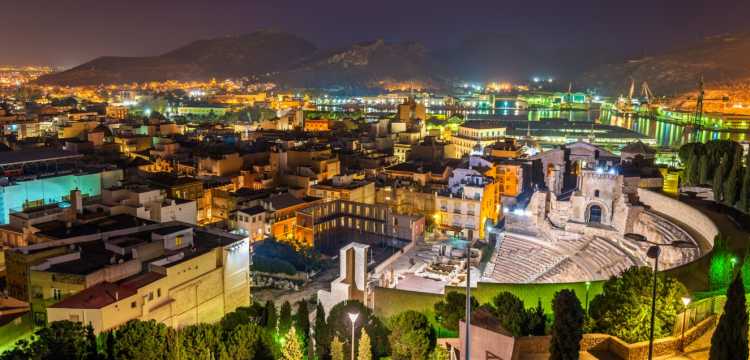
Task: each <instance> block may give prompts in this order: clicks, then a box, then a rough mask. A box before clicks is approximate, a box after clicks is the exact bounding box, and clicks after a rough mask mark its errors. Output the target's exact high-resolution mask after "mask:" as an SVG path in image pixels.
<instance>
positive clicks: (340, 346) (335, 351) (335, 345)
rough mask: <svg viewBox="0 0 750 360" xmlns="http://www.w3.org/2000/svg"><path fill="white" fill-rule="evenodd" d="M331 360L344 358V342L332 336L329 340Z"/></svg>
mask: <svg viewBox="0 0 750 360" xmlns="http://www.w3.org/2000/svg"><path fill="white" fill-rule="evenodd" d="M331 360H344V343H342V342H341V340H339V337H338V336H334V337H333V340H332V341H331Z"/></svg>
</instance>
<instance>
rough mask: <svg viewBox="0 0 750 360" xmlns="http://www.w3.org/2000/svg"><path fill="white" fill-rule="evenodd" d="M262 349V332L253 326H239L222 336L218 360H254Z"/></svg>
mask: <svg viewBox="0 0 750 360" xmlns="http://www.w3.org/2000/svg"><path fill="white" fill-rule="evenodd" d="M263 347H264V344H263V341H262V330H261V328H260V327H258V326H256V325H254V324H243V325H239V326H237V327H236V328H234V329H233V330H231V331H229V332H227V333H225V334H224V336H223V339H222V342H221V349H220V351H219V359H221V360H224V359H227V360H229V359H255V358H259V357H260V356H257V355H258V354H259V353H261V352H262V350H261V349H262V348H263Z"/></svg>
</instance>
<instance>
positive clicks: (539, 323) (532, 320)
mask: <svg viewBox="0 0 750 360" xmlns="http://www.w3.org/2000/svg"><path fill="white" fill-rule="evenodd" d="M526 318H527V319H528V325H527V326H528V330H529V335H533V336H544V335H545V331H546V327H547V315H545V314H544V308H543V307H542V299H539V300H538V302H537V304H536V307H535V308H531V309H528V310H527V312H526Z"/></svg>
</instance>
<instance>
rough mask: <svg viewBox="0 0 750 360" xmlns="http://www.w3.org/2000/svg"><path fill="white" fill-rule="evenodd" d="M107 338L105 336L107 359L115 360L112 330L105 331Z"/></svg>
mask: <svg viewBox="0 0 750 360" xmlns="http://www.w3.org/2000/svg"><path fill="white" fill-rule="evenodd" d="M106 336H107V338H106V342H105V344H106V346H107V349H106V352H107V360H115V340H116V339H115V333H114V331H113V330H110V331H107V335H106Z"/></svg>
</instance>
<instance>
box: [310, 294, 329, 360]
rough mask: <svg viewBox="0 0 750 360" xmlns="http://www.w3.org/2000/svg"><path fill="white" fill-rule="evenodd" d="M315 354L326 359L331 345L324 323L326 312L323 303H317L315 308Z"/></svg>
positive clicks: (326, 325)
mask: <svg viewBox="0 0 750 360" xmlns="http://www.w3.org/2000/svg"><path fill="white" fill-rule="evenodd" d="M314 330H315V334H314V336H315V354H316V355H317V356H318V359H327V358H328V353H329V350H330V345H331V337H330V336H331V333H330V331H329V329H328V324H326V313H325V311H324V310H323V305H322V304H320V303H318V306H317V307H316V309H315V329H314Z"/></svg>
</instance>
